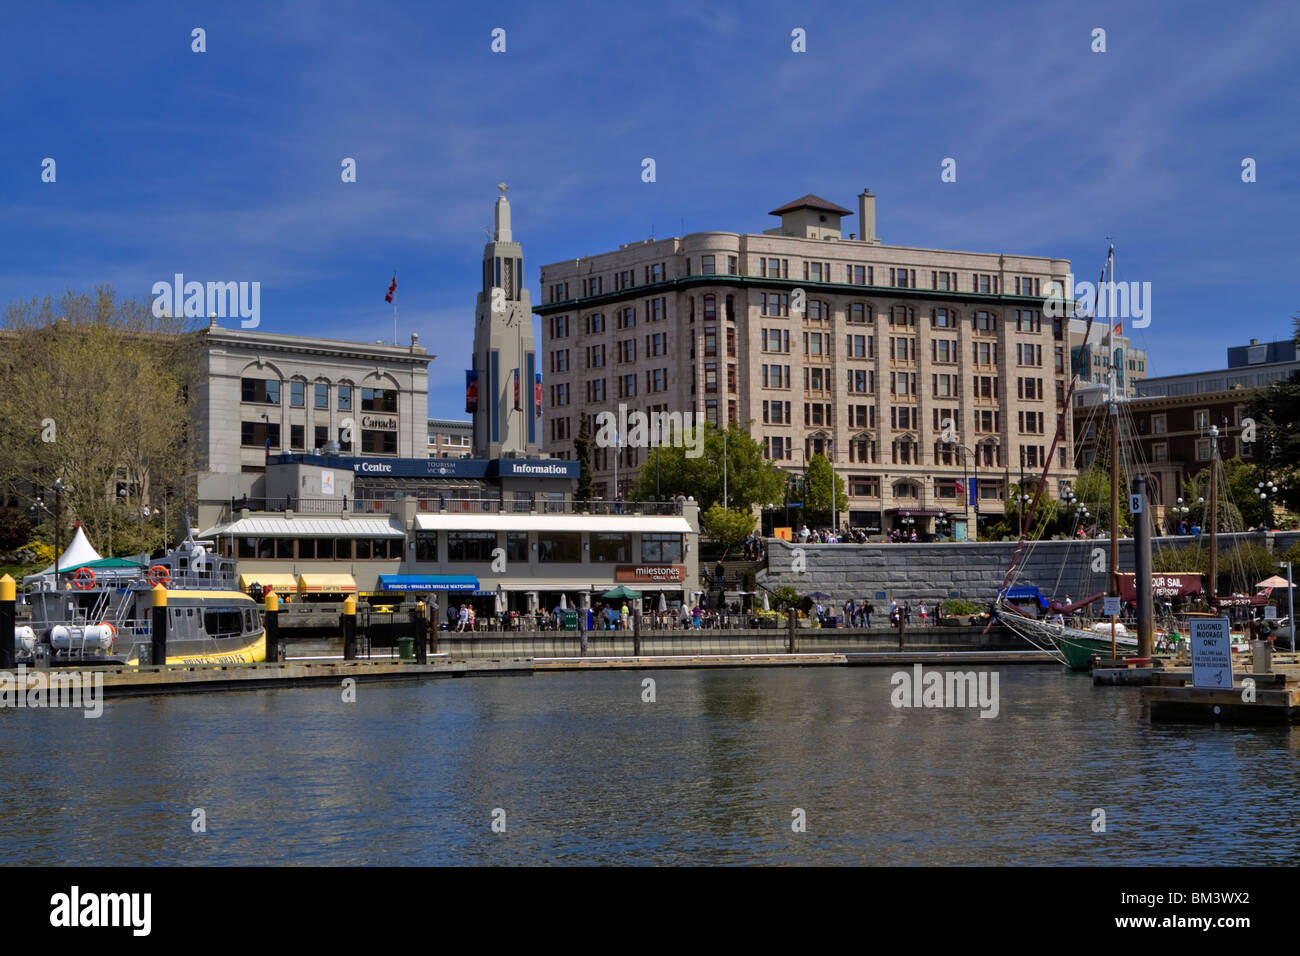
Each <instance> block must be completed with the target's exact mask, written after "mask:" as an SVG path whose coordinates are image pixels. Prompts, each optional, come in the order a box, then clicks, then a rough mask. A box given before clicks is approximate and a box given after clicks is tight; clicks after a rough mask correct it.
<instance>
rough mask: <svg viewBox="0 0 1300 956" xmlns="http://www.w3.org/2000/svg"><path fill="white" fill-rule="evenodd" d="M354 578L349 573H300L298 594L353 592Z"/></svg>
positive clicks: (355, 589)
mask: <svg viewBox="0 0 1300 956" xmlns="http://www.w3.org/2000/svg"><path fill="white" fill-rule="evenodd" d="M356 591H357V582H356V579H354V578H353V577H352V575H350V574H300V575H298V593H299V594H355V593H356Z"/></svg>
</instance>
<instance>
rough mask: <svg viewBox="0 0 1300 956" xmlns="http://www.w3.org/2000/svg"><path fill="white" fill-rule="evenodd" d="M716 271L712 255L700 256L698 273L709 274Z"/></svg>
mask: <svg viewBox="0 0 1300 956" xmlns="http://www.w3.org/2000/svg"><path fill="white" fill-rule="evenodd" d="M717 271H718V270H717V269H716V268H714V265H713V256H700V275H702V276H711V275H714V274H715V273H716V272H717Z"/></svg>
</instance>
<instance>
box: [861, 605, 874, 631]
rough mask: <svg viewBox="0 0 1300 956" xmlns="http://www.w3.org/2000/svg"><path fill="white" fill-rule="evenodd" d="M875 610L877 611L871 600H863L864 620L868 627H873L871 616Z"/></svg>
mask: <svg viewBox="0 0 1300 956" xmlns="http://www.w3.org/2000/svg"><path fill="white" fill-rule="evenodd" d="M875 610H876V609H875V608H874V607H873V606H872V604H871V601H870V599H868V598H863V599H862V619H863V621H864V622H865V623H866V626H867V627H871V615H872V614H873V613H874V612H875Z"/></svg>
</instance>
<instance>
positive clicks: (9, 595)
mask: <svg viewBox="0 0 1300 956" xmlns="http://www.w3.org/2000/svg"><path fill="white" fill-rule="evenodd" d="M16 598H17V589H16V588H15V587H14V579H13V578H11V577H10V576H9V575H7V574H6V575H5V576H4V577H2V578H0V601H13V600H15V599H16Z"/></svg>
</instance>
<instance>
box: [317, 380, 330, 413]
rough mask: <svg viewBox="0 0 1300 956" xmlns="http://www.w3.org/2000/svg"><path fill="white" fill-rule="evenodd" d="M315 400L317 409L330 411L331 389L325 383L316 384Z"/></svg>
mask: <svg viewBox="0 0 1300 956" xmlns="http://www.w3.org/2000/svg"><path fill="white" fill-rule="evenodd" d="M315 399H316V402H315V406H316V407H317V408H322V409H328V408H329V407H330V387H329V386H328V385H326V384H325V383H324V382H317V383H316V386H315Z"/></svg>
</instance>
